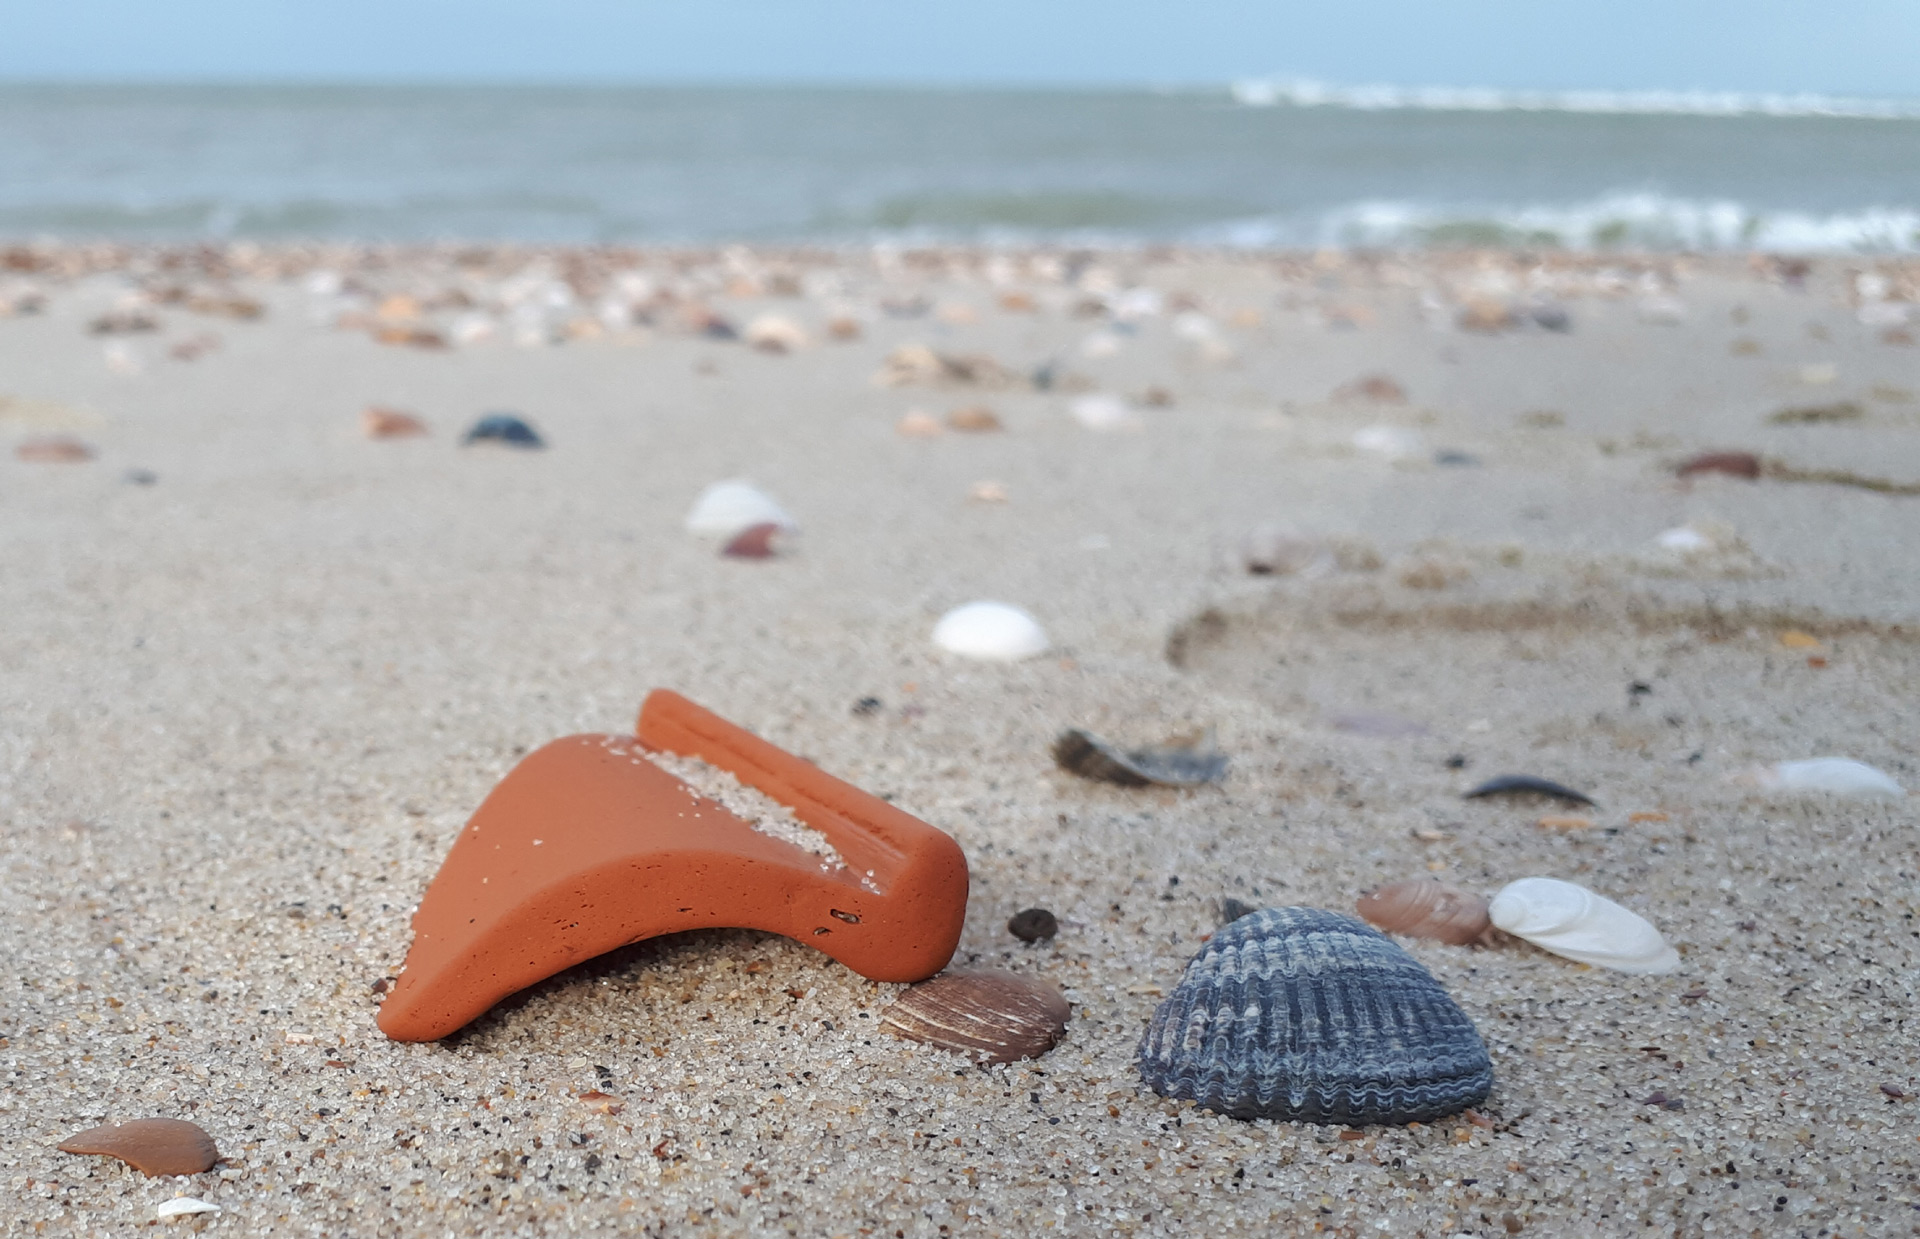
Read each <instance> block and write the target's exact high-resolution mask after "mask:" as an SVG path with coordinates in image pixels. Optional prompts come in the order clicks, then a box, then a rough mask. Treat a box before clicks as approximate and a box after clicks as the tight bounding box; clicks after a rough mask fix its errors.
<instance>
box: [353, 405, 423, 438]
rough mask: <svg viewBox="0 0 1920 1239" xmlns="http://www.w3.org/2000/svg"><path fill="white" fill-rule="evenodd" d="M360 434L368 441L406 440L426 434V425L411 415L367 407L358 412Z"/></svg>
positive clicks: (395, 410)
mask: <svg viewBox="0 0 1920 1239" xmlns="http://www.w3.org/2000/svg"><path fill="white" fill-rule="evenodd" d="M360 432H361V433H362V434H364V435H366V436H367V438H369V439H406V438H411V437H412V436H415V435H423V434H425V433H427V424H426V423H425V422H423V421H421V420H420V419H419V418H417V417H415V416H413V414H411V413H402V412H400V411H399V410H398V409H383V408H381V407H380V406H378V405H368V406H367V407H366V408H364V409H362V410H360Z"/></svg>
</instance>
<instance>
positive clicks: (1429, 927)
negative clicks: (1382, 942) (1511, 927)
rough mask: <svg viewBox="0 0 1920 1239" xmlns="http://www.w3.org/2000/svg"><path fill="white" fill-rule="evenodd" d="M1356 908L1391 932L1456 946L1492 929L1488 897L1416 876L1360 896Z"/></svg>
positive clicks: (1474, 940) (1362, 915) (1368, 920)
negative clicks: (1489, 918) (1484, 897)
mask: <svg viewBox="0 0 1920 1239" xmlns="http://www.w3.org/2000/svg"><path fill="white" fill-rule="evenodd" d="M1354 910H1355V911H1356V912H1358V913H1359V914H1360V917H1361V919H1363V920H1365V921H1367V922H1368V923H1369V924H1372V925H1375V926H1378V927H1379V928H1381V929H1384V930H1386V931H1387V932H1388V933H1390V934H1405V935H1406V936H1407V937H1409V938H1430V939H1432V940H1433V941H1435V942H1445V943H1449V944H1451V945H1453V946H1465V945H1466V944H1467V943H1469V942H1476V941H1481V940H1483V939H1485V938H1486V936H1487V935H1488V934H1489V933H1491V932H1492V928H1493V922H1492V921H1490V920H1488V919H1487V901H1486V900H1485V899H1482V898H1481V897H1480V896H1478V895H1476V894H1474V893H1473V892H1471V891H1464V890H1461V889H1460V888H1459V887H1457V886H1449V885H1448V884H1447V883H1445V882H1434V881H1431V880H1429V879H1426V878H1413V879H1411V880H1409V881H1406V882H1390V883H1388V884H1387V885H1385V886H1383V887H1381V888H1380V889H1379V890H1376V891H1371V892H1369V893H1367V894H1365V895H1362V896H1360V899H1359V901H1358V902H1357V903H1355V905H1354Z"/></svg>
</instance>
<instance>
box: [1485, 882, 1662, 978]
mask: <svg viewBox="0 0 1920 1239" xmlns="http://www.w3.org/2000/svg"><path fill="white" fill-rule="evenodd" d="M1487 915H1488V916H1489V917H1491V918H1492V920H1493V923H1494V924H1495V925H1496V926H1498V927H1499V928H1501V929H1504V930H1506V931H1507V932H1508V933H1510V934H1512V935H1514V936H1515V937H1516V938H1525V939H1526V940H1527V941H1528V942H1531V943H1533V944H1534V945H1535V946H1537V947H1539V948H1540V949H1541V950H1543V951H1551V952H1553V953H1554V954H1555V955H1560V956H1564V957H1565V958H1567V959H1571V960H1575V961H1577V962H1579V963H1583V964H1592V965H1593V966H1594V967H1596V968H1611V969H1613V970H1614V971H1615V972H1630V973H1634V974H1636V975H1640V976H1660V975H1663V974H1665V973H1669V972H1672V971H1673V970H1674V969H1676V968H1678V967H1679V966H1680V955H1679V953H1678V952H1676V951H1675V950H1674V949H1673V948H1672V947H1671V946H1669V945H1668V944H1667V940H1666V939H1665V938H1662V937H1661V936H1660V931H1659V930H1657V929H1655V928H1654V927H1653V926H1652V925H1651V924H1649V923H1648V922H1647V920H1646V919H1645V918H1644V917H1642V916H1640V915H1638V914H1637V913H1633V912H1629V911H1627V909H1625V908H1623V907H1621V906H1620V905H1619V904H1617V903H1615V902H1613V900H1611V899H1604V898H1602V897H1601V896H1599V895H1596V894H1594V893H1593V892H1592V891H1590V890H1588V889H1587V888H1586V887H1584V886H1578V885H1576V884H1574V883H1572V882H1562V881H1560V880H1559V879H1558V878H1521V879H1520V880H1519V881H1518V882H1509V883H1508V884H1507V885H1506V886H1504V887H1502V888H1501V890H1500V893H1499V894H1497V895H1495V896H1494V897H1493V901H1492V902H1491V903H1490V904H1489V905H1488V906H1487Z"/></svg>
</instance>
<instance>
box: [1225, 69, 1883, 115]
mask: <svg viewBox="0 0 1920 1239" xmlns="http://www.w3.org/2000/svg"><path fill="white" fill-rule="evenodd" d="M1229 90H1230V92H1231V93H1232V95H1233V99H1234V101H1235V102H1236V103H1239V104H1242V105H1244V106H1246V107H1283V106H1286V107H1299V108H1349V109H1352V110H1354V111H1361V112H1389V111H1428V112H1578V113H1584V114H1588V115H1600V116H1720V117H1734V116H1772V117H1822V118H1827V119H1839V120H1920V99H1874V98H1866V97H1857V96H1847V95H1822V94H1814V93H1795V94H1786V93H1764V92H1749V91H1714V90H1505V89H1501V88H1498V87H1490V86H1392V85H1384V84H1373V85H1361V86H1337V85H1333V84H1330V83H1327V82H1319V81H1315V80H1313V79H1311V78H1245V79H1242V80H1240V81H1236V82H1234V83H1232V84H1231V86H1230V87H1229Z"/></svg>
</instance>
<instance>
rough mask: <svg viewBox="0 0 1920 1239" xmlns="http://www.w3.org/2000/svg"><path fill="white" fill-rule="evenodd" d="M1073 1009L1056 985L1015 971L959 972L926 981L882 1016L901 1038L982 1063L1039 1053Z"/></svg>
mask: <svg viewBox="0 0 1920 1239" xmlns="http://www.w3.org/2000/svg"><path fill="white" fill-rule="evenodd" d="M1071 1014H1072V1010H1071V1008H1070V1007H1069V1006H1068V1005H1067V999H1066V996H1065V995H1063V994H1062V993H1061V992H1060V991H1059V990H1058V989H1057V988H1056V987H1054V986H1053V985H1051V984H1049V983H1047V982H1045V981H1036V980H1033V979H1031V978H1028V977H1023V976H1015V975H1014V974H1013V973H1011V972H998V971H986V970H980V971H960V972H948V973H943V974H941V975H940V976H937V977H935V978H934V979H933V980H931V981H923V982H921V983H920V984H919V985H916V986H914V987H913V988H912V989H910V990H908V991H907V992H906V993H904V994H902V995H901V996H900V999H899V1001H897V1002H895V1003H894V1004H893V1005H892V1006H890V1007H888V1008H887V1009H886V1011H885V1012H883V1013H882V1014H881V1016H880V1028H881V1030H882V1031H884V1032H889V1033H892V1034H893V1035H894V1036H896V1037H905V1038H907V1039H908V1040H910V1041H921V1042H925V1043H926V1044H928V1045H934V1046H939V1047H940V1048H941V1049H944V1050H958V1051H960V1052H962V1053H965V1054H970V1055H972V1056H974V1057H975V1058H978V1059H980V1060H981V1061H983V1062H989V1063H1011V1062H1015V1061H1017V1060H1019V1059H1023V1058H1038V1057H1039V1056H1040V1055H1042V1054H1045V1053H1046V1052H1047V1051H1048V1050H1051V1049H1052V1048H1053V1047H1054V1046H1056V1045H1058V1044H1060V1038H1061V1037H1063V1036H1064V1035H1066V1029H1067V1020H1068V1018H1069V1017H1070V1016H1071Z"/></svg>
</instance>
